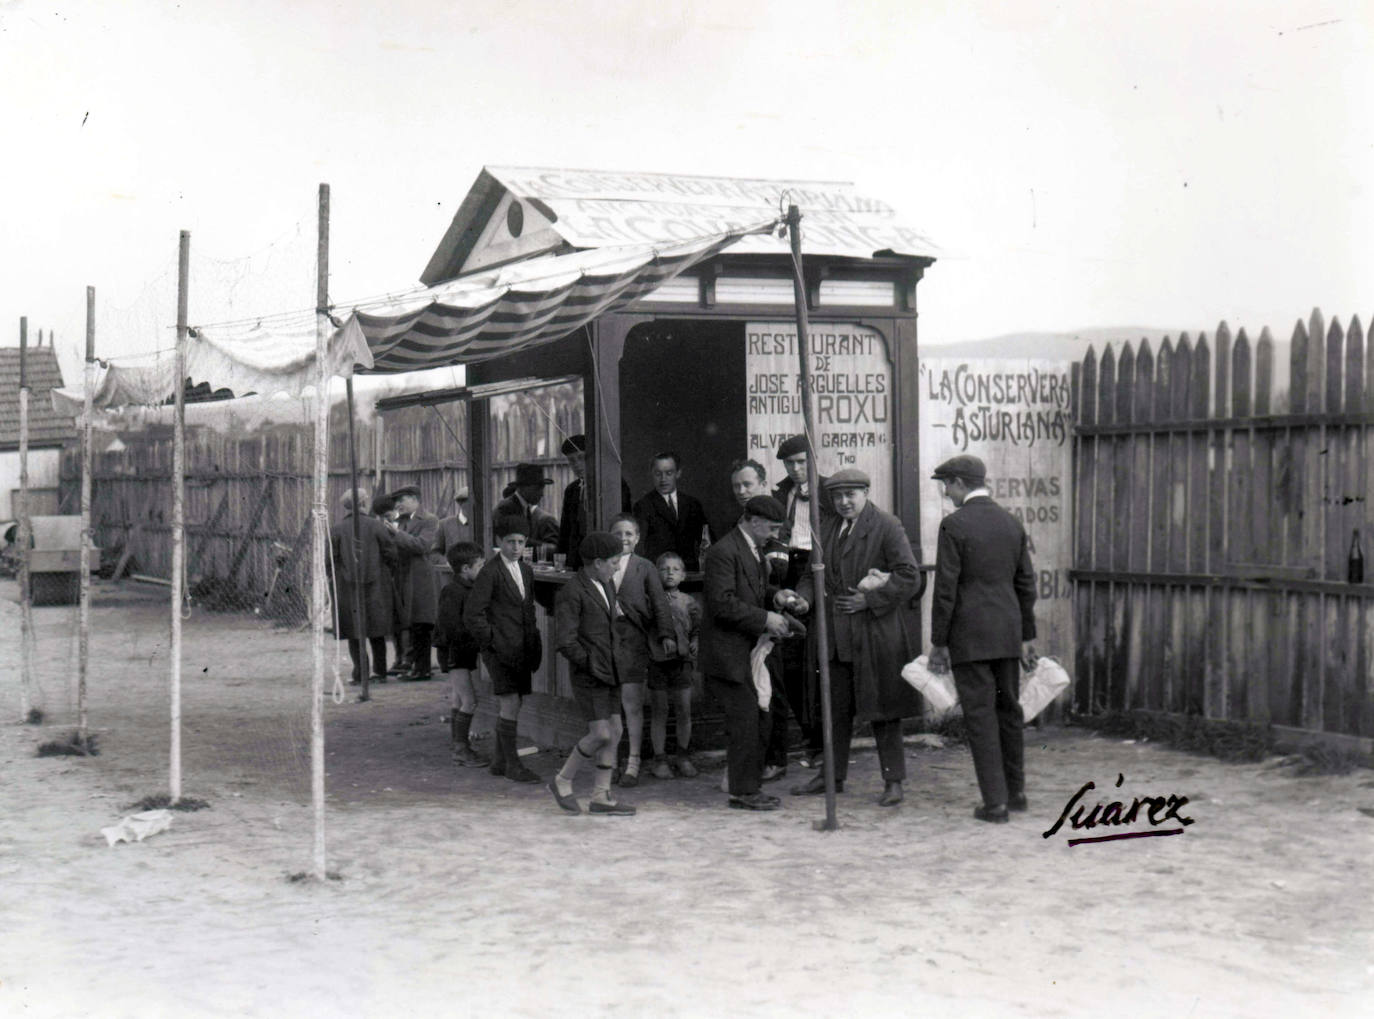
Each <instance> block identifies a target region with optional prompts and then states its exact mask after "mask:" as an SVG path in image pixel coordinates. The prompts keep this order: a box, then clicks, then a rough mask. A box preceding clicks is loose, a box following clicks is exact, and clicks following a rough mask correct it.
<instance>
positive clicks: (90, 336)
mask: <svg viewBox="0 0 1374 1019" xmlns="http://www.w3.org/2000/svg"><path fill="white" fill-rule="evenodd" d="M85 383H86V391H85V394H84V397H85V399H84V414H83V415H82V418H81V624H80V627H81V635H80V638H79V643H78V647H79V655H78V658H77V666H76V714H77V730H76V731H77V735H78V737H79V739H80V741H81V743H83V744H84V743H86V741H87V732H86V726H87V721H88V720H87V717H86V680H87V677H88V675H89V670H90V661H91V546H92V545H93V544H94V541H93V540H92V539H93V536H92V534H91V465H92V460H93V456H92V451H91V410H92V404H93V402H94V400H95V287H87V288H86V377H85Z"/></svg>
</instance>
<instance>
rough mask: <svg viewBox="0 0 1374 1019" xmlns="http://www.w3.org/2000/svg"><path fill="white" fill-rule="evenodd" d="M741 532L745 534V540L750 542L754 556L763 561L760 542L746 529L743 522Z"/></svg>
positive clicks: (740, 527)
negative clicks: (760, 553)
mask: <svg viewBox="0 0 1374 1019" xmlns="http://www.w3.org/2000/svg"><path fill="white" fill-rule="evenodd" d="M739 533H740V534H742V535H744V540H745V541H747V542H748V543H749V551H750V552H753V553H754V558H755V559H758V560H759V561H760V562H762V557H761V556H760V555H759V543H758V542H757V541H755V540H754V536H753V535H752V534H750V533H749V532H748V531H746V530H745V529H744V525H743V524H740V525H739Z"/></svg>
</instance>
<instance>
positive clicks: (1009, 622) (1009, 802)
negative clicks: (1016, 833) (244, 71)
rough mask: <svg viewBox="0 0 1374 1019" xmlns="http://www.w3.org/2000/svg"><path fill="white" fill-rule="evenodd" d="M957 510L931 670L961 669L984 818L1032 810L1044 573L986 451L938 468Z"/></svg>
mask: <svg viewBox="0 0 1374 1019" xmlns="http://www.w3.org/2000/svg"><path fill="white" fill-rule="evenodd" d="M931 477H932V478H933V480H935V481H938V482H940V484H941V486H942V487H943V489H944V495H945V497H946V498H948V499H949V500H950V502H952V503H954V507H955V508H954V512H953V513H951V514H949V515H948V516H946V517H945V518H944V519H943V520H941V521H940V534H939V538H938V541H937V544H936V554H935V593H934V595H933V597H932V600H931V610H930V643H931V649H930V668H931V671H932V672H936V673H942V672H947V671H949V670H950V668H951V667H952V668H953V670H954V686H955V689H956V690H958V692H959V704H960V705H961V706H962V707H963V711H964V723H965V724H966V725H967V727H968V738H969V748H970V750H972V752H973V770H974V772H975V773H976V774H977V776H978V789H979V792H980V793H981V794H982V797H983V803H982V806H979V807H976V808H974V811H973V816H974V817H975V818H977V819H978V820H980V821H990V822H992V823H993V824H1002V823H1005V822H1006V821H1007V820H1008V817H1007V811H1008V809H1010V810H1025V809H1026V793H1025V788H1026V777H1025V764H1024V749H1023V739H1022V731H1021V730H1022V726H1023V724H1024V716H1023V715H1022V713H1021V703H1020V693H1021V671H1020V670H1021V666H1022V664H1023V663H1024V664H1025V666H1026V668H1028V669H1029V668H1033V667H1034V665H1035V647H1034V645H1033V644H1032V643H1031V641H1033V640H1034V639H1035V612H1034V610H1035V571H1034V570H1033V569H1032V568H1031V557H1030V539H1029V538H1028V537H1027V535H1026V529H1025V528H1024V527H1023V526H1021V521H1019V520H1017V519H1016V518H1015V517H1014V516H1012V515H1011V514H1010V513H1008V512H1007V511H1006V510H1004V509H1003V508H1002V507H1001V506H998V505H997V504H996V503H995V502H993V501H992V496H991V495H990V494H989V493H988V489H987V486H986V482H987V469H986V467H985V466H984V465H983V461H982V460H980V459H978V457H976V456H970V455H968V454H962V455H960V456H956V457H951V458H950V459H948V460H946V461H945V462H944V463H942V464H940V466H939V467H936V468H935V473H934V474H933V475H931Z"/></svg>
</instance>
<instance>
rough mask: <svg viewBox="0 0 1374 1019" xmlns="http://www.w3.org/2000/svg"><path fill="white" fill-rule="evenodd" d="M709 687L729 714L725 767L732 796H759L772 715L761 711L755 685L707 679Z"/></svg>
mask: <svg viewBox="0 0 1374 1019" xmlns="http://www.w3.org/2000/svg"><path fill="white" fill-rule="evenodd" d="M706 687H707V689H709V690H710V691H711V693H712V694H713V695H714V696H715V698H716V700H717V701H718V702H719V703H720V706H721V710H722V711H724V712H725V747H726V750H725V764H726V770H727V771H728V772H729V776H730V795H732V796H749V795H751V794H753V793H756V792H758V791H759V785H760V781H759V780H760V777H761V776H762V774H763V748H764V745H765V744H766V743H767V742H768V732H769V729H770V728H771V726H770V722H769V716H768V713H767V712H764V711H760V710H759V701H758V695H757V694H756V693H755V692H754V684H752V683H732V682H730V681H729V680H726V679H721V678H720V677H718V676H707V677H706Z"/></svg>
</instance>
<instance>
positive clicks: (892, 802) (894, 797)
mask: <svg viewBox="0 0 1374 1019" xmlns="http://www.w3.org/2000/svg"><path fill="white" fill-rule="evenodd" d="M903 799H905V795H904V794H903V793H902V783H900V782H887V783H885V784H884V785H883V794H882V795H881V796H879V797H878V806H880V807H895V806H896V805H897V804H899V803H901V802H902V800H903Z"/></svg>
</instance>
